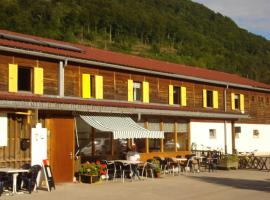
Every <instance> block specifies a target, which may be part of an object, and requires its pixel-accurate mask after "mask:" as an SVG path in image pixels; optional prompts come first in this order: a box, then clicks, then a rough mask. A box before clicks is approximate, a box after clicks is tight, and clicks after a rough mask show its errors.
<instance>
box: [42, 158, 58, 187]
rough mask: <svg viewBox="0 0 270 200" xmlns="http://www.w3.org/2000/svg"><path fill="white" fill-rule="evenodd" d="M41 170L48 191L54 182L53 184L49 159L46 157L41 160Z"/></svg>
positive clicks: (53, 185)
mask: <svg viewBox="0 0 270 200" xmlns="http://www.w3.org/2000/svg"><path fill="white" fill-rule="evenodd" d="M43 172H44V176H45V180H46V185H47V188H48V191H49V192H50V191H51V190H52V188H53V189H55V184H54V179H53V174H52V170H51V166H50V165H49V161H48V160H47V159H46V160H43Z"/></svg>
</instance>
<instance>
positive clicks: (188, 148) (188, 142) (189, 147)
mask: <svg viewBox="0 0 270 200" xmlns="http://www.w3.org/2000/svg"><path fill="white" fill-rule="evenodd" d="M190 123H191V120H190V121H189V123H188V128H187V131H188V132H187V134H188V136H187V145H188V147H187V150H188V151H191V142H190V140H191V139H190Z"/></svg>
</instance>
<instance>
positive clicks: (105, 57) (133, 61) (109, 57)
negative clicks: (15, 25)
mask: <svg viewBox="0 0 270 200" xmlns="http://www.w3.org/2000/svg"><path fill="white" fill-rule="evenodd" d="M1 33H2V34H8V35H13V36H19V37H24V38H29V39H34V40H38V41H44V42H52V43H55V44H59V45H68V46H72V47H76V48H79V49H81V50H82V51H81V52H79V51H72V50H67V49H60V48H55V47H52V46H46V45H38V44H33V43H30V42H22V41H16V40H12V39H7V38H4V37H1V36H0V46H6V47H13V48H18V49H25V50H31V51H37V52H44V53H49V54H54V55H61V56H66V57H72V58H78V59H84V60H91V61H98V62H103V63H109V64H116V65H122V66H128V67H133V68H138V69H145V70H152V71H157V72H165V73H171V74H176V75H184V76H190V77H195V78H201V79H207V80H212V81H221V82H225V83H233V84H240V85H246V86H251V87H256V88H263V89H270V85H267V84H264V83H260V82H257V81H254V80H251V79H247V78H243V77H241V76H239V75H236V74H229V73H225V72H219V71H215V70H209V69H204V68H198V67H190V66H185V65H181V64H175V63H170V62H165V61H160V60H154V59H149V58H142V57H138V56H133V55H127V54H123V53H116V52H112V51H107V50H101V49H97V48H92V47H87V46H83V45H79V44H73V43H68V42H62V41H57V40H52V39H48V38H42V37H37V36H32V35H26V34H20V33H15V32H11V31H7V30H1V29H0V34H1Z"/></svg>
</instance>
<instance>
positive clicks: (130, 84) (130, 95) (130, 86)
mask: <svg viewBox="0 0 270 200" xmlns="http://www.w3.org/2000/svg"><path fill="white" fill-rule="evenodd" d="M133 100H134V97H133V80H130V79H129V80H128V101H133Z"/></svg>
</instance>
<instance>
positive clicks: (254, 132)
mask: <svg viewBox="0 0 270 200" xmlns="http://www.w3.org/2000/svg"><path fill="white" fill-rule="evenodd" d="M259 136H260V133H259V130H253V138H259Z"/></svg>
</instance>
